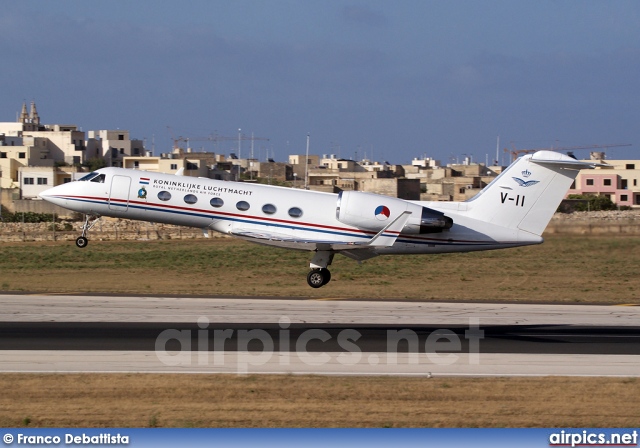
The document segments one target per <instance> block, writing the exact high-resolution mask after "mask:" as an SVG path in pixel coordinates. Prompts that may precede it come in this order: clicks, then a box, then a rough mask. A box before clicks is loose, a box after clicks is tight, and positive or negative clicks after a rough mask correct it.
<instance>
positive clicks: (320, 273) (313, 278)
mask: <svg viewBox="0 0 640 448" xmlns="http://www.w3.org/2000/svg"><path fill="white" fill-rule="evenodd" d="M330 280H331V272H329V269H327V268H322V269H312V270H310V271H309V273H308V274H307V283H309V286H311V287H312V288H319V287H321V286H324V285H326V284H327V283H329V281H330Z"/></svg>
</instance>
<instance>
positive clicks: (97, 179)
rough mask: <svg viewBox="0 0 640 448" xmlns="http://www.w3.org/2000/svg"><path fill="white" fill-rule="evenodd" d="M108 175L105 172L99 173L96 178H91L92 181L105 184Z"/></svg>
mask: <svg viewBox="0 0 640 448" xmlns="http://www.w3.org/2000/svg"><path fill="white" fill-rule="evenodd" d="M106 177H107V176H106V175H105V174H99V175H97V176H95V177H94V178H92V179H91V180H90V182H96V183H98V184H103V183H104V180H105V178H106Z"/></svg>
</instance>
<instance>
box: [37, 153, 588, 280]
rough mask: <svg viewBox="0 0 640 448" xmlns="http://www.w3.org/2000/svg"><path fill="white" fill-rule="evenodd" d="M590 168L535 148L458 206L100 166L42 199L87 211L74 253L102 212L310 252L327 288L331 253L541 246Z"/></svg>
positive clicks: (361, 256) (359, 255) (313, 275)
mask: <svg viewBox="0 0 640 448" xmlns="http://www.w3.org/2000/svg"><path fill="white" fill-rule="evenodd" d="M595 165H596V164H595V163H589V162H581V161H578V160H575V159H573V158H571V157H568V156H566V155H564V154H561V153H558V152H552V151H539V152H536V153H535V154H532V155H525V156H523V157H520V158H519V159H518V160H516V161H515V162H513V163H512V164H511V165H510V166H509V167H508V168H507V169H506V170H505V171H504V172H502V173H501V174H500V175H499V176H498V177H496V178H495V179H494V180H493V181H492V182H491V183H490V184H489V185H487V186H486V187H485V188H484V189H483V190H482V191H481V192H480V193H479V194H478V195H476V196H475V197H474V198H472V199H470V200H468V201H465V202H421V201H406V200H402V199H397V198H392V197H388V196H381V195H377V194H371V193H363V192H359V191H343V192H341V193H339V194H332V193H322V192H316V191H308V190H300V189H292V188H285V187H276V186H270V185H260V184H253V183H241V182H227V181H220V180H213V179H207V178H195V177H188V176H179V175H178V176H176V175H171V174H162V173H154V172H149V171H138V170H132V169H124V168H102V169H99V170H97V171H94V172H92V173H89V174H87V175H86V176H84V177H83V178H82V179H80V180H79V181H76V182H70V183H67V184H63V185H59V186H57V187H53V188H50V189H48V190H46V191H44V192H42V193H41V194H40V197H41V198H42V199H44V200H46V201H49V202H51V203H53V204H56V205H59V206H62V207H65V208H67V209H70V210H73V211H76V212H80V213H83V214H85V222H84V225H83V227H82V235H81V236H80V237H79V238H78V239H77V240H76V245H77V246H78V247H86V246H87V243H88V239H87V234H88V232H89V230H90V229H91V228H92V227H93V225H94V224H95V223H96V222H97V220H98V219H100V217H101V216H111V217H117V218H127V219H135V220H141V221H150V222H160V223H166V224H176V225H182V226H189V227H197V228H201V229H202V230H203V233H204V234H205V236H207V234H208V229H212V230H215V231H217V232H221V233H225V234H228V235H232V236H235V237H239V238H243V239H246V240H248V241H252V242H255V243H261V244H267V245H272V246H278V247H284V248H287V249H296V250H308V251H311V252H313V253H314V254H313V258H312V260H311V262H310V268H311V271H310V272H309V274H308V275H307V282H308V283H309V285H310V286H312V287H314V288H319V287H321V286H323V285H325V284H327V283H328V282H329V280H330V279H331V273H330V272H329V270H328V269H327V266H329V265H330V264H331V262H332V261H333V257H334V255H335V254H342V255H345V256H347V257H349V258H352V259H354V260H357V261H363V260H366V259H369V258H372V257H376V256H378V255H388V254H429V253H446V252H468V251H479V250H490V249H503V248H509V247H517V246H526V245H530V244H540V243H542V242H543V239H542V237H541V235H542V232H543V231H544V229H545V227H546V226H547V224H548V223H549V220H550V219H551V217H552V215H553V213H554V212H555V211H556V209H557V207H558V205H559V204H560V201H561V200H562V198H563V197H564V195H565V194H566V192H567V190H568V189H569V187H570V186H571V183H572V182H573V180H574V179H575V177H576V175H577V174H578V171H579V170H580V169H583V168H593V167H594V166H595Z"/></svg>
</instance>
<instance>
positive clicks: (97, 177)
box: [78, 171, 107, 184]
mask: <svg viewBox="0 0 640 448" xmlns="http://www.w3.org/2000/svg"><path fill="white" fill-rule="evenodd" d="M106 177H107V176H105V175H104V174H101V173H97V172H95V171H93V172H91V173H89V174H87V175H86V176H82V177H81V178H80V179H78V181H84V182H96V183H100V184H102V183H104V180H105V178H106Z"/></svg>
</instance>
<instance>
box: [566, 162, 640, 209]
mask: <svg viewBox="0 0 640 448" xmlns="http://www.w3.org/2000/svg"><path fill="white" fill-rule="evenodd" d="M636 162H638V161H627V160H624V161H618V160H607V161H606V163H609V164H611V165H612V167H611V168H609V167H607V168H597V169H595V170H582V171H581V172H580V174H578V177H577V178H576V180H575V182H574V183H573V185H572V186H571V189H570V190H569V192H568V193H567V196H568V195H570V194H595V195H603V196H607V197H608V198H609V199H611V200H612V201H613V202H615V203H616V204H617V205H620V206H622V205H627V206H640V169H636V166H638V167H639V168H640V163H636Z"/></svg>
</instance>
